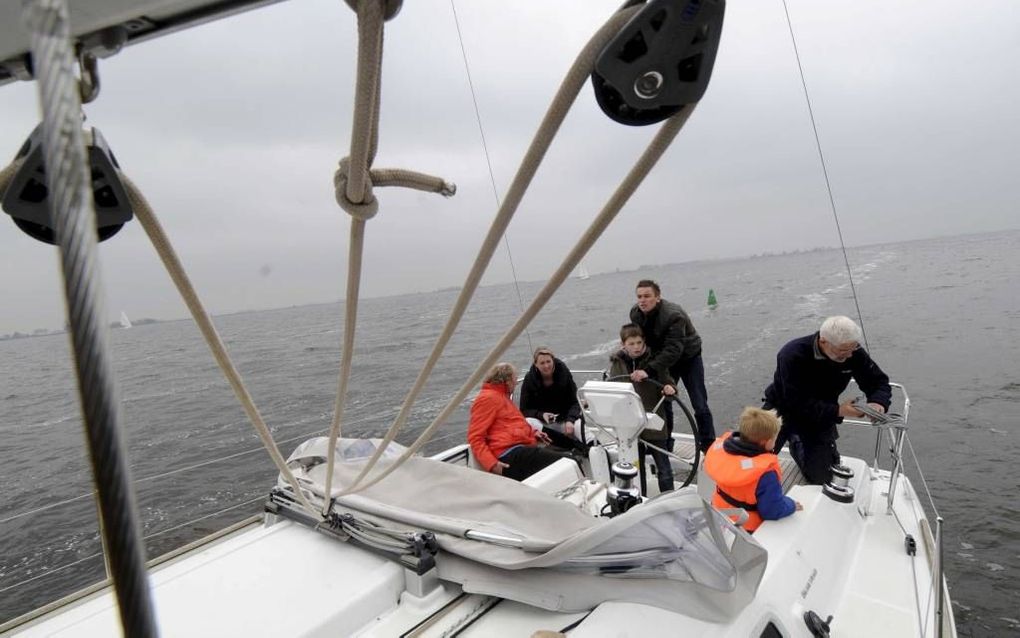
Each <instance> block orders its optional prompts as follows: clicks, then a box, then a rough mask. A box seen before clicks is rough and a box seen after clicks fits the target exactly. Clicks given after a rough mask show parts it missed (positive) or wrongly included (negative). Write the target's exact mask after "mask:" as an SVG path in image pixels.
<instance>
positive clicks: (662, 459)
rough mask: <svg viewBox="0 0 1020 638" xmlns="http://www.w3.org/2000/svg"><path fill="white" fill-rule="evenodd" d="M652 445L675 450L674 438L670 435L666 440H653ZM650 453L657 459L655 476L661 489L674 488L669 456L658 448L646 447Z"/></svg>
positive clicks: (654, 459)
mask: <svg viewBox="0 0 1020 638" xmlns="http://www.w3.org/2000/svg"><path fill="white" fill-rule="evenodd" d="M651 443H652V445H655V446H656V447H661V448H663V449H666V450H669V451H670V452H672V451H673V438H672V437H670V438H668V439H666V440H664V441H652V442H651ZM645 449H646V450H647V451H648V453H649V454H650V455H651V456H652V460H653V461H655V477H656V478H657V479H658V481H659V491H660V492H668V491H670V490H672V489H673V488H674V483H673V466H672V465H671V464H670V462H669V456H668V455H666V454H665V453H663V452H660V451H658V450H653V449H652V448H645Z"/></svg>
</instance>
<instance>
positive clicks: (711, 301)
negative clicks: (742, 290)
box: [708, 288, 719, 308]
mask: <svg viewBox="0 0 1020 638" xmlns="http://www.w3.org/2000/svg"><path fill="white" fill-rule="evenodd" d="M718 303H719V302H717V301H716V300H715V291H714V290H712V289H711V288H709V289H708V305H709V306H711V307H713V308H714V307H715V306H716V304H718Z"/></svg>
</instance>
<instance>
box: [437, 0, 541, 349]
mask: <svg viewBox="0 0 1020 638" xmlns="http://www.w3.org/2000/svg"><path fill="white" fill-rule="evenodd" d="M450 9H451V10H452V11H453V24H454V26H455V27H457V42H459V43H460V55H461V57H462V58H463V59H464V71H465V72H466V73H465V75H467V82H468V89H470V91H471V103H472V104H473V105H474V107H475V122H476V123H477V124H478V136H479V137H480V138H481V140H482V152H483V153H484V155H485V165H486V166H487V167H488V169H489V184H491V185H492V199H493V200H495V202H496V209H497V210H498V209H499V206H500V203H499V189H498V188H496V174H495V172H494V171H493V170H492V159H491V158H490V157H489V145H488V143H487V142H486V140H485V128H484V127H483V126H482V112H481V109H479V108H478V97H477V96H476V95H475V83H474V81H473V80H472V79H471V65H470V64H469V63H468V55H467V49H466V48H465V47H464V36H463V35H462V34H461V31H460V20H459V19H458V17H457V4H456V2H454V0H450ZM503 244H504V245H505V246H506V257H507V260H508V261H509V262H510V274H511V275H513V278H514V290H515V291H517V303H518V304H520V306H521V312H524V296H523V295H521V285H520V283H519V282H518V281H517V267H516V266H514V256H513V253H512V252H510V238H509V237H508V236H507V235H506V234H504V235H503ZM524 334H526V335H527V337H528V352H534V351H535V346H534V345H533V344H532V343H531V331H530V330H528V329H527V328H525V330H524Z"/></svg>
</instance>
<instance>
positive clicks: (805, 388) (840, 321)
mask: <svg viewBox="0 0 1020 638" xmlns="http://www.w3.org/2000/svg"><path fill="white" fill-rule="evenodd" d="M860 339H861V329H860V328H859V327H858V326H857V324H856V323H854V321H853V320H852V319H850V318H849V317H829V318H828V319H826V320H825V321H824V322H823V323H822V327H821V329H820V330H819V331H818V332H816V333H814V334H811V335H808V336H806V337H800V338H799V339H794V340H793V341H791V342H789V343H787V344H786V345H785V346H783V348H782V350H780V351H779V354H778V355H777V357H776V374H775V377H774V379H773V381H772V384H771V385H770V386H769V387H767V388H766V389H765V408H766V409H769V408H775V409H776V410H777V411H778V412H779V415H780V416H782V417H783V428H782V430H781V431H780V433H779V439H778V441H777V442H776V447H775V451H776V452H777V453H778V452H779V450H781V449H782V447H783V444H784V443H785V442H786V441H787V440H789V441H790V453H791V454H792V455H793V459H794V460H795V461H796V462H797V465H798V466H799V467H800V470H801V472H802V473H803V474H804V478H806V479H807V480H808V482H809V483H814V484H817V485H820V484H823V483H827V482H828V481H829V479H830V478H831V477H832V471H831V467H832V465H833V464H837V463H839V451H838V450H837V449H836V439H838V438H839V431H838V430H837V429H836V425H837V424H838V423H842V422H843V418H844V417H858V418H859V417H863V416H864V413H863V412H861V411H860V410H858V409H857V408H855V407H854V406H853V401H854V400H853V399H848V400H847V401H844V402H843V403H840V402H839V395H840V394H842V392H843V391H844V390H846V387H847V385H849V384H850V379H851V377H852V378H853V379H854V381H856V382H857V385H858V386H859V387H860V389H861V391H862V392H864V394H865V396H866V397H867V400H868V405H869V406H870V407H871V408H872V409H874V410H876V411H878V412H881V413H884V412H885V411H886V410H888V409H889V403H890V400H891V399H892V390H891V388H890V387H889V377H888V376H886V374H885V373H884V372H882V370H881V368H879V367H878V365H877V364H876V363H875V362H874V361H872V359H871V357H870V356H868V353H867V351H866V350H864V349H863V348H861V347H860Z"/></svg>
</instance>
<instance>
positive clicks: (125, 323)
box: [120, 310, 131, 328]
mask: <svg viewBox="0 0 1020 638" xmlns="http://www.w3.org/2000/svg"><path fill="white" fill-rule="evenodd" d="M120 327H121V328H130V327H131V320H130V319H128V316H127V313H126V312H124V311H123V310H121V311H120Z"/></svg>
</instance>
